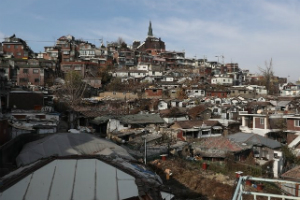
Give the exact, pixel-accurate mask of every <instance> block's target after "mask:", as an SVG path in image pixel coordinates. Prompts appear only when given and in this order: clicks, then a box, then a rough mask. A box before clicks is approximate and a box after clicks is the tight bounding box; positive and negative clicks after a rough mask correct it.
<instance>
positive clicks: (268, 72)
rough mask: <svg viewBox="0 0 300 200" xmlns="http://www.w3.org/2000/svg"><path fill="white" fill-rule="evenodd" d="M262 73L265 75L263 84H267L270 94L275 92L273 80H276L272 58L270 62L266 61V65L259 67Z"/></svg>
mask: <svg viewBox="0 0 300 200" xmlns="http://www.w3.org/2000/svg"><path fill="white" fill-rule="evenodd" d="M258 69H259V71H260V73H261V75H262V76H263V85H265V86H266V89H267V92H268V94H274V87H273V84H272V82H273V80H274V71H273V63H272V58H271V60H270V62H268V61H265V67H264V68H262V67H258Z"/></svg>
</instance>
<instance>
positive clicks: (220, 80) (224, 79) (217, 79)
mask: <svg viewBox="0 0 300 200" xmlns="http://www.w3.org/2000/svg"><path fill="white" fill-rule="evenodd" d="M211 84H218V85H232V84H233V78H231V77H230V76H228V75H220V76H218V75H216V76H214V77H213V78H212V79H211Z"/></svg>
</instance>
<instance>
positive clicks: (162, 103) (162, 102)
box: [157, 100, 169, 110]
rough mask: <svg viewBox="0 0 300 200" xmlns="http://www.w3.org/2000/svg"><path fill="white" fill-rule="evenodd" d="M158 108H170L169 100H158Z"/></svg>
mask: <svg viewBox="0 0 300 200" xmlns="http://www.w3.org/2000/svg"><path fill="white" fill-rule="evenodd" d="M157 107H158V110H166V109H168V108H169V101H167V100H159V101H158V106H157Z"/></svg>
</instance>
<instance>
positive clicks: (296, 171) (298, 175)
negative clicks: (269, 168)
mask: <svg viewBox="0 0 300 200" xmlns="http://www.w3.org/2000/svg"><path fill="white" fill-rule="evenodd" d="M280 178H282V179H284V180H286V181H295V182H294V183H293V182H285V183H283V184H280V188H281V189H282V190H283V191H284V192H285V193H287V194H290V195H292V196H294V197H300V192H299V190H300V185H299V181H300V166H296V167H294V168H292V169H290V170H288V171H287V172H285V173H283V174H281V176H280Z"/></svg>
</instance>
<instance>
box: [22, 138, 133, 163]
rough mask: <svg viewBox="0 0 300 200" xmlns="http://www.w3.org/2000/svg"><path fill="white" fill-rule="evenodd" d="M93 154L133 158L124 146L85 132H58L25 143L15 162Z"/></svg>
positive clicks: (31, 161)
mask: <svg viewBox="0 0 300 200" xmlns="http://www.w3.org/2000/svg"><path fill="white" fill-rule="evenodd" d="M105 149H107V150H105ZM102 153H103V154H102ZM94 154H98V155H117V156H120V157H123V158H127V159H131V160H133V159H134V158H133V157H132V156H130V154H129V153H128V152H127V151H126V150H125V149H124V148H122V147H120V146H118V145H116V144H114V143H112V142H110V141H107V140H104V139H100V138H97V137H94V136H92V135H90V134H86V133H80V134H72V133H60V134H55V135H51V136H48V137H45V138H43V139H41V140H37V141H33V142H31V143H28V144H26V145H25V146H24V148H23V149H22V151H21V152H20V154H19V155H18V156H17V158H16V162H17V165H18V166H24V165H27V164H30V163H33V162H35V161H37V160H39V159H42V158H47V157H50V156H68V155H94Z"/></svg>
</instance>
